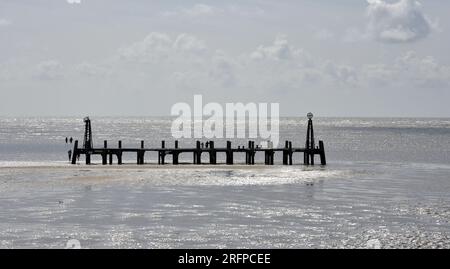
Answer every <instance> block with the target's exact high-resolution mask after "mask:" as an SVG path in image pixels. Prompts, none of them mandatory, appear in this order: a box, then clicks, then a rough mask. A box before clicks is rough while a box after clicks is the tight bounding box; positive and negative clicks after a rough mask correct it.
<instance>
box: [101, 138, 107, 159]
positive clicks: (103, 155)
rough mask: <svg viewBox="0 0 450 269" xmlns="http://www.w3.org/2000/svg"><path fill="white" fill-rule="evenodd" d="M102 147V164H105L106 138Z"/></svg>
mask: <svg viewBox="0 0 450 269" xmlns="http://www.w3.org/2000/svg"><path fill="white" fill-rule="evenodd" d="M103 148H104V150H103V152H102V164H103V165H105V164H106V158H107V155H108V153H107V148H108V141H107V140H105V141H103Z"/></svg>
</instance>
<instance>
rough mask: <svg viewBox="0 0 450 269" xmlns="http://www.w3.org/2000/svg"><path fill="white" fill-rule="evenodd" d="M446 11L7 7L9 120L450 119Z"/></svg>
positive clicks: (444, 5) (264, 4)
mask: <svg viewBox="0 0 450 269" xmlns="http://www.w3.org/2000/svg"><path fill="white" fill-rule="evenodd" d="M449 10H450V1H448V0H426V1H425V0H421V1H415V0H400V1H387V0H386V1H383V0H369V1H367V0H339V1H336V0H320V1H318V0H293V1H272V0H270V1H269V0H267V1H264V0H251V1H243V0H239V1H232V0H228V1H208V0H203V1H189V0H183V1H181V0H180V1H149V0H134V1H133V0H0V115H42V116H45V115H91V116H100V115H143V116H145V115H169V114H170V108H171V106H172V105H173V104H174V103H176V102H188V103H192V102H193V95H194V94H203V100H204V102H219V103H226V102H244V103H247V102H279V103H280V114H281V115H289V116H296V115H302V116H303V115H304V114H305V113H306V112H308V111H313V112H315V114H316V115H321V116H438V117H439V116H441V117H442V116H443V117H449V116H450V105H449V101H450V53H449V49H450V32H449V28H448V27H449V25H450V16H448V12H449Z"/></svg>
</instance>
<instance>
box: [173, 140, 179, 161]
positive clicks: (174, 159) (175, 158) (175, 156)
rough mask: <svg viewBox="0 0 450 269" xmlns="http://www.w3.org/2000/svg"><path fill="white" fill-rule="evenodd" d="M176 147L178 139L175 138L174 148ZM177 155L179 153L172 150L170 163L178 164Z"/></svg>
mask: <svg viewBox="0 0 450 269" xmlns="http://www.w3.org/2000/svg"><path fill="white" fill-rule="evenodd" d="M177 148H178V140H175V149H177ZM178 155H179V153H178V152H176V151H174V152H172V163H173V164H178Z"/></svg>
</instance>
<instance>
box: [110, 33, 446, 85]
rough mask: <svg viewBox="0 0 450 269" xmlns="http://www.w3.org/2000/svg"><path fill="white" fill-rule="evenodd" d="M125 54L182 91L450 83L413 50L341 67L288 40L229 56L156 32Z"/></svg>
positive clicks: (185, 36)
mask: <svg viewBox="0 0 450 269" xmlns="http://www.w3.org/2000/svg"><path fill="white" fill-rule="evenodd" d="M120 54H121V57H120V59H124V60H126V62H129V63H139V64H145V65H146V67H142V66H140V67H138V69H142V70H147V71H148V72H149V73H148V75H151V74H153V76H154V75H155V72H161V73H158V74H160V78H161V79H164V78H168V79H169V80H173V81H166V82H165V83H167V84H170V85H176V87H177V88H178V89H182V88H187V89H191V90H193V89H209V88H211V89H221V88H227V89H235V90H237V91H242V89H251V90H254V91H261V92H264V91H265V90H269V91H276V90H277V89H278V90H280V89H283V90H285V91H287V90H299V89H301V88H302V86H305V85H307V86H308V87H310V86H311V87H321V88H330V87H332V88H336V89H348V88H353V89H363V88H373V87H374V86H375V87H378V86H399V85H401V86H406V87H427V88H434V87H442V86H447V85H450V68H449V67H448V66H443V65H440V64H439V63H438V62H437V61H436V60H435V59H434V58H431V57H423V58H421V57H419V56H417V55H416V54H414V53H412V52H408V53H405V54H402V55H399V56H398V57H397V59H393V60H391V62H390V63H388V64H387V63H383V64H380V63H368V64H363V65H350V64H340V63H335V62H332V61H329V60H326V59H322V58H320V56H319V57H318V56H313V55H310V54H309V53H307V52H305V51H304V50H303V49H302V48H301V47H298V46H295V45H293V44H291V43H290V42H289V41H288V39H287V37H286V36H278V37H276V38H275V40H274V41H273V42H272V43H270V44H263V45H259V46H257V47H256V48H255V50H254V51H251V52H248V53H243V54H241V55H235V56H230V55H227V54H226V53H225V52H222V51H214V50H212V49H210V48H208V47H207V45H206V44H205V42H204V41H203V40H200V39H198V38H197V37H195V36H193V35H188V34H179V35H178V36H176V37H175V38H172V37H170V36H169V35H167V34H164V33H151V34H149V35H148V36H147V37H146V38H145V39H144V40H143V41H140V42H136V43H134V44H132V45H130V46H129V47H127V48H124V49H122V50H121V51H120ZM118 64H119V65H120V63H118ZM156 70H157V71H156ZM118 73H119V72H118ZM165 73H166V74H165ZM162 83H164V82H162Z"/></svg>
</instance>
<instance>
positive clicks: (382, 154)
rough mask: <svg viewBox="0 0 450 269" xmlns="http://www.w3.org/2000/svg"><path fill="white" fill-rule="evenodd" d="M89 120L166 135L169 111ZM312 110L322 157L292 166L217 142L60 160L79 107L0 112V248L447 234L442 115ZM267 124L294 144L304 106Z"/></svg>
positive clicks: (417, 238) (449, 160)
mask: <svg viewBox="0 0 450 269" xmlns="http://www.w3.org/2000/svg"><path fill="white" fill-rule="evenodd" d="M91 120H92V130H93V140H94V145H96V146H99V147H102V146H103V141H104V140H108V145H111V146H116V145H117V141H119V140H121V141H122V144H123V147H139V146H140V141H141V140H144V141H145V146H146V147H159V146H160V145H161V140H165V141H166V147H170V146H171V145H173V141H174V138H173V137H172V135H171V124H172V120H173V119H172V118H170V117H94V118H91ZM313 122H314V133H315V137H316V141H318V140H323V141H324V145H325V151H326V157H327V165H326V166H321V165H317V164H318V163H320V162H319V159H316V165H314V166H305V165H303V155H301V154H298V153H297V154H298V155H296V154H294V157H293V161H294V163H293V165H291V166H284V165H282V164H281V160H282V156H280V155H278V154H276V155H275V165H273V166H266V165H264V164H263V163H264V156H263V155H262V154H260V155H261V156H259V155H258V154H257V155H256V163H257V164H255V165H251V166H250V165H245V162H244V156H236V157H235V158H236V159H235V162H236V164H235V165H232V166H230V165H226V164H224V163H225V156H224V155H222V154H221V153H219V154H218V157H217V159H218V162H219V164H218V165H214V166H212V165H208V164H207V160H208V156H204V157H203V161H204V163H205V164H202V165H192V164H189V163H190V162H192V155H190V154H186V156H184V155H181V156H180V161H181V162H183V163H185V164H182V165H172V164H171V158H170V157H168V158H167V162H168V164H166V165H157V154H156V153H147V154H146V156H145V162H146V164H145V165H139V166H138V165H136V156H135V154H127V155H125V156H124V162H125V164H124V165H121V166H118V165H117V164H116V163H117V160H116V159H115V158H114V164H113V165H101V158H100V157H98V156H94V157H93V164H92V165H89V166H88V165H85V164H84V159H83V157H81V158H80V162H79V163H78V164H76V165H71V164H69V161H68V153H67V152H68V150H69V149H71V148H72V147H73V143H72V144H71V143H70V142H69V143H66V141H65V138H66V137H68V138H70V137H73V139H76V140H79V141H80V144H82V142H81V141H82V140H83V133H84V123H83V118H82V117H0V248H74V247H76V248H450V119H449V118H321V117H317V118H316V117H315V118H314V119H313ZM279 124H280V127H279V129H280V144H279V145H280V146H282V145H284V141H285V140H290V141H292V143H293V146H294V147H303V146H304V144H305V137H306V127H307V120H306V119H305V118H303V117H301V118H300V117H299V118H296V117H288V118H280V121H279ZM207 140H208V139H202V141H204V142H206V141H207ZM231 140H232V143H233V146H238V145H246V143H247V139H231ZM215 141H216V147H220V146H225V143H226V139H215ZM193 145H195V139H181V140H180V146H181V147H188V146H190V147H192V146H193ZM280 154H281V153H280Z"/></svg>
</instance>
